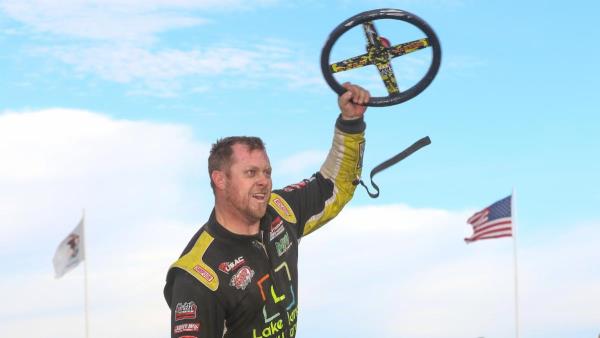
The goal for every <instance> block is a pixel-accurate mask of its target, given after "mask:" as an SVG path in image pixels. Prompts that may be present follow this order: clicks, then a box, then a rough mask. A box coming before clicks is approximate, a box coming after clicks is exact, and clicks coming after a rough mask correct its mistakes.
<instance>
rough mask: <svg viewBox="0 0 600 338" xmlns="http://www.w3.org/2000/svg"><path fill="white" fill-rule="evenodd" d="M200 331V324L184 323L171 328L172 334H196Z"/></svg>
mask: <svg viewBox="0 0 600 338" xmlns="http://www.w3.org/2000/svg"><path fill="white" fill-rule="evenodd" d="M198 331H200V323H185V324H179V325H176V326H175V327H174V328H173V333H175V334H177V333H182V332H198Z"/></svg>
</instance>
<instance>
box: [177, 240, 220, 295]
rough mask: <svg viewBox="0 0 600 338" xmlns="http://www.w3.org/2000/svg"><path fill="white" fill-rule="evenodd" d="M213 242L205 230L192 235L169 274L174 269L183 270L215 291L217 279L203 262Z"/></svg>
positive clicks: (217, 285) (212, 270) (217, 286)
mask: <svg viewBox="0 0 600 338" xmlns="http://www.w3.org/2000/svg"><path fill="white" fill-rule="evenodd" d="M214 240H215V238H214V236H212V235H211V234H210V233H209V232H208V231H206V229H201V230H200V231H199V232H198V233H197V234H196V235H194V237H193V238H192V241H190V243H189V244H188V246H187V248H186V250H184V253H183V254H182V255H181V257H180V258H179V259H178V260H177V261H175V263H173V264H172V265H171V267H170V269H169V273H171V271H173V270H175V269H179V270H183V271H185V272H187V273H188V274H190V275H191V276H192V277H194V278H195V279H196V280H198V281H199V282H200V283H202V284H204V285H205V286H206V287H207V288H208V289H209V290H211V291H216V290H217V289H218V288H219V277H218V275H217V273H216V272H215V270H214V269H213V268H212V267H211V266H209V264H207V263H206V261H205V255H206V253H207V252H208V251H209V250H210V249H211V246H212V245H213V242H214Z"/></svg>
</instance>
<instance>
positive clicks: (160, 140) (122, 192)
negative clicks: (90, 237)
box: [0, 109, 208, 250]
mask: <svg viewBox="0 0 600 338" xmlns="http://www.w3.org/2000/svg"><path fill="white" fill-rule="evenodd" d="M207 149H208V148H207V146H206V145H204V144H201V143H198V142H197V141H195V140H194V138H193V136H192V134H191V131H190V130H189V129H188V128H187V127H183V126H180V125H170V124H156V123H149V122H143V121H127V120H114V119H111V118H108V117H106V116H103V115H99V114H95V113H91V112H87V111H80V110H67V109H48V110H43V111H37V112H25V113H14V112H12V113H11V112H7V113H4V114H2V115H0V158H2V159H3V164H2V166H0V184H1V185H2V187H3V188H2V191H0V203H1V204H2V205H3V208H2V212H1V214H2V216H3V217H2V220H1V221H0V229H1V230H2V232H3V236H2V238H1V239H0V241H1V242H2V248H3V250H8V249H9V248H15V247H16V246H15V244H14V243H15V242H18V241H22V240H24V238H27V237H31V236H32V235H33V236H35V237H36V238H37V237H39V238H43V236H45V235H48V234H50V233H53V231H52V230H53V229H49V228H48V226H50V225H52V226H53V227H59V229H62V231H63V232H65V231H68V230H70V229H69V226H68V224H71V223H73V222H74V221H75V220H76V218H77V217H78V216H77V214H78V213H79V210H81V208H88V209H89V213H90V214H91V215H94V217H99V218H101V219H102V220H108V219H110V217H108V216H107V214H106V212H110V213H111V214H112V215H118V216H117V218H118V217H121V219H120V220H119V221H118V224H127V223H137V222H140V221H141V220H143V219H146V218H147V217H153V216H161V217H166V216H167V214H166V213H165V212H166V210H171V211H172V209H171V208H173V207H175V208H176V209H180V210H181V211H184V210H187V211H188V212H189V210H190V209H191V208H192V207H193V206H195V204H196V203H198V200H199V197H197V196H194V198H193V199H192V198H191V197H190V195H188V190H187V189H185V185H183V184H182V183H183V182H188V181H189V182H190V183H191V182H196V181H198V179H199V177H201V179H204V177H205V176H206V174H205V171H206V170H205V158H206V156H207V153H208V150H207ZM206 182H207V181H206ZM205 186H207V185H205ZM146 205H153V207H152V208H147V207H146ZM169 212H170V211H169ZM136 213H139V215H136ZM132 217H133V219H132ZM44 218H45V220H44V221H43V219H44ZM114 222H115V220H113V219H110V222H109V224H112V223H114ZM98 223H99V224H101V222H98ZM55 229H56V228H55Z"/></svg>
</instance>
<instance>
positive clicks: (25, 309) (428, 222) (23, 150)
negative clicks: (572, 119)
mask: <svg viewBox="0 0 600 338" xmlns="http://www.w3.org/2000/svg"><path fill="white" fill-rule="evenodd" d="M206 150H207V147H206V145H204V144H202V143H200V142H198V141H196V140H195V139H194V137H193V136H192V135H191V131H190V130H189V129H188V128H186V127H184V126H180V125H170V124H159V123H149V122H143V121H128V120H119V119H112V118H109V117H107V116H104V115H101V114H97V113H92V112H87V111H78V110H65V109H50V110H44V111H37V112H20V113H15V112H7V113H3V114H2V115H0V158H2V159H3V166H1V167H0V186H2V190H0V205H2V208H0V231H1V232H2V237H1V238H2V239H1V240H2V243H1V245H0V248H1V250H2V252H1V254H0V257H1V262H0V263H1V264H2V266H3V271H2V272H1V273H0V274H1V275H0V298H2V300H3V301H2V306H0V336H2V337H10V336H19V335H21V334H22V332H23V328H27V330H28V331H27V332H28V334H30V335H38V336H44V335H50V336H61V337H67V338H68V337H77V336H81V335H82V334H83V314H82V311H83V299H82V298H83V285H82V284H83V280H82V278H83V275H82V267H78V268H77V269H75V270H74V271H72V272H69V273H68V274H67V275H66V276H64V277H63V278H61V279H59V280H55V279H54V278H53V273H52V271H51V268H52V267H51V257H52V254H53V253H54V249H55V247H56V245H57V244H58V243H59V242H60V240H61V239H62V238H63V237H64V236H65V235H66V234H67V233H68V231H70V230H71V229H72V228H73V227H74V226H75V224H76V222H77V221H78V218H79V214H78V213H79V208H80V207H82V206H85V207H86V227H87V228H86V230H87V233H86V234H87V239H88V240H87V248H88V259H87V262H86V264H88V272H89V287H90V290H89V291H90V304H91V307H90V325H91V326H90V328H91V335H92V336H99V337H121V336H124V335H125V336H126V335H141V336H145V337H164V336H167V335H168V332H169V328H168V325H169V324H168V316H169V311H168V309H167V307H166V305H165V303H164V301H163V299H162V287H163V283H164V277H165V276H164V274H165V271H166V268H167V266H168V265H169V264H170V263H171V261H172V260H173V259H174V258H176V256H177V255H178V254H179V253H180V251H181V250H182V248H183V246H184V245H185V243H186V242H187V240H188V239H189V238H190V236H191V235H192V234H193V233H194V232H195V231H196V230H197V229H198V227H199V226H200V225H201V223H200V222H203V221H204V220H205V218H206V216H207V214H208V209H209V206H211V205H212V196H210V192H209V189H208V184H207V181H206V180H207V178H206V174H205V171H206V170H205V163H206V161H205V157H206ZM300 155H302V154H300ZM322 155H323V154H316V153H315V154H312V155H311V153H310V152H308V153H306V154H304V155H303V156H305V157H306V158H309V159H310V158H312V157H314V158H317V157H318V158H319V161H321V160H322V158H323V156H322ZM301 158H302V156H298V159H301ZM302 161H308V160H302ZM284 162H285V161H284ZM282 166H284V164H283V163H282ZM199 173H201V174H199ZM470 214H471V211H460V212H454V211H447V210H439V209H423V208H412V207H410V206H406V205H388V206H365V207H349V208H347V209H345V210H344V211H343V212H342V214H341V215H340V216H339V217H338V218H336V219H335V220H334V221H332V222H331V224H328V225H326V226H325V227H324V228H323V229H320V230H318V231H317V232H315V233H314V234H311V235H310V236H308V237H307V238H305V239H303V241H302V243H301V249H300V278H301V279H300V290H299V299H300V313H301V315H300V323H299V327H300V331H299V336H298V337H299V338H302V337H309V336H311V337H312V336H315V335H320V336H326V337H342V336H344V337H345V336H378V337H422V338H425V337H427V338H435V337H444V338H453V337H477V336H486V337H494V336H496V337H498V336H510V335H512V333H513V289H512V287H513V274H512V271H513V270H512V242H511V240H510V239H499V240H489V241H482V242H477V243H474V244H471V245H465V244H464V242H463V240H462V239H463V238H464V237H466V236H467V235H469V232H470V229H469V226H468V225H466V224H465V219H466V218H467V217H468V216H469V215H470ZM598 229H599V227H598V222H591V223H590V224H584V225H578V226H572V227H570V228H566V229H565V228H562V229H559V230H556V231H555V232H554V233H553V234H552V235H544V234H542V235H543V236H541V237H538V236H540V234H538V233H533V232H524V233H523V234H522V236H521V238H520V243H521V245H520V248H519V264H520V270H519V271H520V274H519V278H520V295H521V308H520V309H521V324H522V327H521V329H522V330H521V332H522V334H523V336H527V337H534V338H538V337H539V338H541V337H558V336H556V335H555V333H556V332H560V333H561V335H560V336H568V337H575V338H579V337H584V335H583V333H585V336H594V335H596V334H597V332H595V330H597V323H598V322H597V318H600V313H599V310H598V307H597V304H598V303H599V302H600V294H598V292H596V290H597V285H598V284H599V283H600V276H599V275H598V273H597V272H596V271H595V269H594V268H595V265H597V264H596V262H598V260H599V259H600V252H599V250H597V243H596V242H597V238H599V235H600V234H599V230H598ZM356 318H359V320H356ZM553 334H554V336H553ZM577 334H580V335H579V336H578V335H577Z"/></svg>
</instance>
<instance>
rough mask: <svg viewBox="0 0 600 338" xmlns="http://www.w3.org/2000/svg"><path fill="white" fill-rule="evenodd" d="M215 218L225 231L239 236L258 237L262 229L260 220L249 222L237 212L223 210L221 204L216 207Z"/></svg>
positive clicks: (227, 209)
mask: <svg viewBox="0 0 600 338" xmlns="http://www.w3.org/2000/svg"><path fill="white" fill-rule="evenodd" d="M215 217H216V218H217V222H219V224H221V225H222V226H223V227H224V228H225V229H227V230H229V231H230V232H233V233H234V234H237V235H256V234H258V231H259V229H260V220H259V221H255V222H252V221H249V220H248V219H247V218H246V217H244V216H243V215H241V214H240V213H239V212H237V211H236V210H232V209H231V208H223V207H221V206H220V205H219V204H216V205H215Z"/></svg>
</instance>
